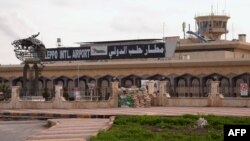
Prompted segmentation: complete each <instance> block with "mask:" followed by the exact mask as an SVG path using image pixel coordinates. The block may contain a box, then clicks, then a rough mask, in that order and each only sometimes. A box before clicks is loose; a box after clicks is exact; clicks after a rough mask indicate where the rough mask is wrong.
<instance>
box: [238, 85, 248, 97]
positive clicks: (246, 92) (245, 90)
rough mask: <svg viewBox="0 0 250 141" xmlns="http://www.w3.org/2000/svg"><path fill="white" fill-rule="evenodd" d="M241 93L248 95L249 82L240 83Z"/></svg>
mask: <svg viewBox="0 0 250 141" xmlns="http://www.w3.org/2000/svg"><path fill="white" fill-rule="evenodd" d="M240 95H241V96H247V95H248V85H247V83H240Z"/></svg>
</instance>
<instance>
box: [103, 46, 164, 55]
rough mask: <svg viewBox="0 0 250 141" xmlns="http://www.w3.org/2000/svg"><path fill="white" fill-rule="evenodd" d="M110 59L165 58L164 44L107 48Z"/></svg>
mask: <svg viewBox="0 0 250 141" xmlns="http://www.w3.org/2000/svg"><path fill="white" fill-rule="evenodd" d="M108 57H109V58H110V59H127V58H160V57H165V46H164V43H157V44H138V45H119V46H108Z"/></svg>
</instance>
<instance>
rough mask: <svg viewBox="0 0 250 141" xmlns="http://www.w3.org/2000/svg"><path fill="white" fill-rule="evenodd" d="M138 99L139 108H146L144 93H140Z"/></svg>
mask: <svg viewBox="0 0 250 141" xmlns="http://www.w3.org/2000/svg"><path fill="white" fill-rule="evenodd" d="M138 98H139V105H140V106H139V107H144V105H145V101H144V96H143V94H142V93H139V94H138Z"/></svg>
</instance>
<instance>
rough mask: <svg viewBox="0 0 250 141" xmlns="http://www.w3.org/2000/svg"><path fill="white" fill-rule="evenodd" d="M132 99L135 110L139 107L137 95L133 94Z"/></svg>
mask: <svg viewBox="0 0 250 141" xmlns="http://www.w3.org/2000/svg"><path fill="white" fill-rule="evenodd" d="M132 98H133V100H134V107H135V108H138V107H140V103H139V98H138V95H137V94H134V95H133V96H132Z"/></svg>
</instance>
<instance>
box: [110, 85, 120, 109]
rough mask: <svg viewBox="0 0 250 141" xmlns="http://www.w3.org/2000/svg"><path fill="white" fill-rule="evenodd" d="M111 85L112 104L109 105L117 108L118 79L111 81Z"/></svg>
mask: <svg viewBox="0 0 250 141" xmlns="http://www.w3.org/2000/svg"><path fill="white" fill-rule="evenodd" d="M111 87H112V101H113V105H111V107H113V108H117V107H118V93H119V81H114V82H112V83H111Z"/></svg>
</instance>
